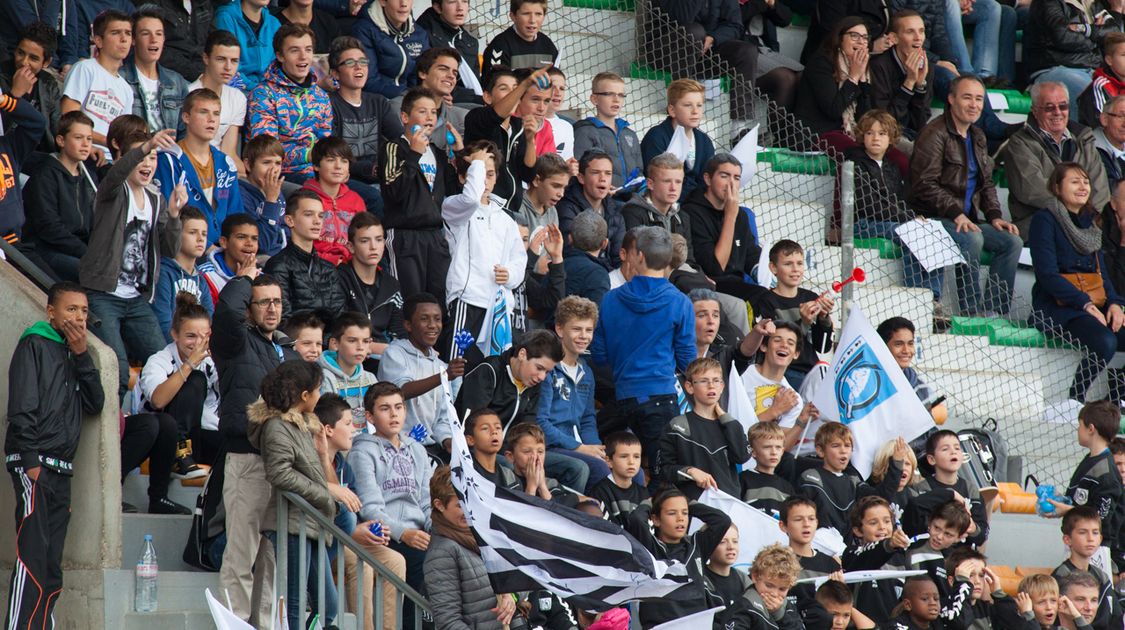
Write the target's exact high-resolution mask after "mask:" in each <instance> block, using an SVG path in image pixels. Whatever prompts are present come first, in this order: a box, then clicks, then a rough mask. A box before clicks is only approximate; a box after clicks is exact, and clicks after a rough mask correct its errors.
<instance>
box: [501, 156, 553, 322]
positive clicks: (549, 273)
mask: <svg viewBox="0 0 1125 630" xmlns="http://www.w3.org/2000/svg"><path fill="white" fill-rule="evenodd" d="M555 157H558V156H555ZM515 222H516V227H517V228H519V231H520V238H522V239H523V240H524V242H526V243H527V271H526V272H525V273H524V276H523V284H522V285H520V286H519V287H518V288H516V290H515V291H513V292H512V293H514V294H515V298H516V307H515V308H514V309H513V310H512V338H513V340H515V341H519V340H520V339H523V336H524V335H525V334H526V333H527V332H528V331H529V330H533V329H535V328H538V327H539V326H541V325H543V326H545V325H547V323H548V322H549V321H550V319H551V313H554V312H555V309H556V308H558V305H559V301H560V300H562V299H563V298H564V297H566V267H565V264H566V261H565V257H564V255H563V249H564V239H563V235H562V232H560V231H559V227H558V226H557V225H552V224H547V225H546V226H545V227H543V228H541V229H540V230H539V232H538V233H537V234H536V235H535V236H534V237H532V236H531V234H530V232H528V230H527V226H526V225H524V224H523V217H522V216H517V217H515Z"/></svg>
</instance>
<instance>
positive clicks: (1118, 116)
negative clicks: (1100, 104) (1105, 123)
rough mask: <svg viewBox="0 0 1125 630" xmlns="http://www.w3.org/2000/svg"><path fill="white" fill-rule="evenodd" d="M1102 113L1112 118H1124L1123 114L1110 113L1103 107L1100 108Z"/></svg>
mask: <svg viewBox="0 0 1125 630" xmlns="http://www.w3.org/2000/svg"><path fill="white" fill-rule="evenodd" d="M1102 114H1103V115H1105V116H1109V117H1110V118H1113V119H1119V118H1125V114H1111V113H1109V112H1107V111H1105V110H1104V109H1103V110H1102Z"/></svg>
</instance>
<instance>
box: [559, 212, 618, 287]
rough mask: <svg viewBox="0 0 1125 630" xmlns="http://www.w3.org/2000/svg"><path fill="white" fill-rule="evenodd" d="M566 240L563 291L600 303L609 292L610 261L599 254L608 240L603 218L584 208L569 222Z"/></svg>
mask: <svg viewBox="0 0 1125 630" xmlns="http://www.w3.org/2000/svg"><path fill="white" fill-rule="evenodd" d="M569 240H570V243H569V245H570V247H568V248H567V249H566V254H565V255H566V258H565V259H564V260H563V265H564V269H565V272H566V292H567V293H568V294H570V295H578V296H581V297H584V298H587V299H589V300H592V301H593V302H594V304H601V303H602V298H603V297H605V294H606V293H608V292H609V263H608V262H606V261H604V260H602V259H601V258H599V256H600V254H601V253H602V252H603V251H604V250H605V248H606V245H607V244H608V243H609V239H607V238H606V224H605V219H603V218H602V217H601V215H599V214H598V213H597V212H595V211H593V210H583V211H582V212H580V213H579V214H578V216H576V217H574V219H573V220H572V221H571V222H570V238H569Z"/></svg>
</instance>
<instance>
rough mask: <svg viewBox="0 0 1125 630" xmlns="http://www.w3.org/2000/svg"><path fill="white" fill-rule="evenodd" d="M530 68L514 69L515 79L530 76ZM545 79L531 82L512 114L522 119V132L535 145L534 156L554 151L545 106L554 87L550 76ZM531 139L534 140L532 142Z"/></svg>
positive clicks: (552, 137) (553, 136)
mask: <svg viewBox="0 0 1125 630" xmlns="http://www.w3.org/2000/svg"><path fill="white" fill-rule="evenodd" d="M530 75H531V70H516V79H522V78H524V77H525V76H530ZM544 79H546V80H545V81H537V82H535V83H532V85H531V87H530V88H528V90H527V91H526V92H524V93H523V95H522V96H520V102H519V105H517V106H516V111H515V113H514V116H516V117H518V118H519V119H520V120H522V121H523V126H524V134H525V135H526V136H527V139H528V141H529V143H528V144H529V146H528V149H529V150H530V148H531V145H532V144H534V147H535V157H536V158H538V157H539V156H541V155H544V154H546V153H554V152H555V130H554V129H552V128H551V123H549V122H547V107H548V106H549V104H550V102H551V98H552V97H553V96H554V93H555V89H554V88H553V87H551V85H550V78H549V76H548V77H544ZM531 140H534V142H533V143H532V142H531Z"/></svg>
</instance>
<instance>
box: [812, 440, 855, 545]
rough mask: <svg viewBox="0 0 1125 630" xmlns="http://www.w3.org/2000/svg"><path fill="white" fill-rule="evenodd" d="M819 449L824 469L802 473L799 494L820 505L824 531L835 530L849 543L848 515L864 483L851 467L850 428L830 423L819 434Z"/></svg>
mask: <svg viewBox="0 0 1125 630" xmlns="http://www.w3.org/2000/svg"><path fill="white" fill-rule="evenodd" d="M815 445H816V454H817V455H818V456H819V457H820V458H821V459H822V460H823V467H821V468H809V469H808V470H806V471H804V472H803V473H801V477H800V479H799V480H798V484H797V492H799V493H801V494H802V495H804V496H806V497H808V498H810V499H812V501H813V503H816V518H817V520H818V521H819V524H820V526H821V527H833V528H835V529H836V531H838V532H840V535H841V536H843V537H844V540H847V539H848V537H849V536H850V535H851V525H850V521H849V519H848V514H849V512H850V511H851V509H852V505H853V504H854V503H855V498H856V489H857V488H858V487H859V485H860V484H861V483H862V482H863V480H862V479H860V478H859V477H858V476H857V475H858V473H855V468H854V467H852V466H850V465H849V464H850V463H851V453H852V433H851V431H850V430H848V426H847V425H846V424H843V423H840V422H827V423H825V424H822V425H821V426H820V428H819V429H817V430H816V438H815Z"/></svg>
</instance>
